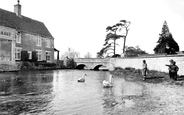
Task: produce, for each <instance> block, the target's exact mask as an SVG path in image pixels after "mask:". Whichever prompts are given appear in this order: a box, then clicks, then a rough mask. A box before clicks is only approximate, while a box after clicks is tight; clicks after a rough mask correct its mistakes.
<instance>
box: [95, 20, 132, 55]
mask: <svg viewBox="0 0 184 115" xmlns="http://www.w3.org/2000/svg"><path fill="white" fill-rule="evenodd" d="M129 25H130V22H129V21H126V20H121V21H120V22H119V23H117V24H115V25H113V26H108V27H107V28H106V31H107V32H108V33H107V35H106V39H105V43H104V45H103V48H102V49H101V50H100V52H98V53H97V57H104V55H105V54H106V56H109V55H113V56H114V55H116V46H117V45H118V44H117V43H116V40H117V39H120V38H123V39H124V45H123V46H124V47H123V53H124V50H125V42H126V37H127V35H128V30H129V29H128V27H129ZM123 30H124V31H125V32H123V33H122V31H123ZM119 33H120V34H119Z"/></svg>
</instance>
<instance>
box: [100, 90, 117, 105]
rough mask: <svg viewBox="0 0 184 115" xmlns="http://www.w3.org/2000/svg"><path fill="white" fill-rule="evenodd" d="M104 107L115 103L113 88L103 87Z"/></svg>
mask: <svg viewBox="0 0 184 115" xmlns="http://www.w3.org/2000/svg"><path fill="white" fill-rule="evenodd" d="M103 101H104V103H103V105H104V108H112V107H113V106H115V105H116V103H117V102H116V100H115V95H114V91H113V88H104V97H103Z"/></svg>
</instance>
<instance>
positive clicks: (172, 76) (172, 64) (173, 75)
mask: <svg viewBox="0 0 184 115" xmlns="http://www.w3.org/2000/svg"><path fill="white" fill-rule="evenodd" d="M169 62H170V65H166V66H168V67H169V68H168V69H169V77H170V79H174V80H177V72H178V70H179V67H178V66H177V65H176V62H175V61H174V60H172V59H171V60H169Z"/></svg>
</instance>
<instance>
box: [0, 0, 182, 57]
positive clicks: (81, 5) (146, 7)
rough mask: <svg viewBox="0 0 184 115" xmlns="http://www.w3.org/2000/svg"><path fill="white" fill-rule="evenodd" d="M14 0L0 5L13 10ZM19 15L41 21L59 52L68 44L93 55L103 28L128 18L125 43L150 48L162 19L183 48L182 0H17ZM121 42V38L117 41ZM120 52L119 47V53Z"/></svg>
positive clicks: (151, 49) (4, 1)
mask: <svg viewBox="0 0 184 115" xmlns="http://www.w3.org/2000/svg"><path fill="white" fill-rule="evenodd" d="M15 4H17V0H1V4H0V8H2V9H5V10H8V11H12V12H13V11H14V5H15ZM20 4H21V5H22V15H24V16H26V17H29V18H32V19H35V20H38V21H41V22H43V23H44V24H45V25H46V27H47V28H48V29H49V31H50V32H51V34H52V36H53V37H54V38H55V48H56V49H58V50H60V52H61V54H62V53H64V52H66V51H67V50H68V47H70V48H73V49H74V50H75V51H78V52H80V56H81V57H83V56H84V55H85V54H87V52H90V53H91V54H92V56H93V57H95V56H96V53H97V52H98V51H99V50H100V49H101V48H102V47H103V44H104V40H105V36H106V27H107V26H112V25H114V24H116V23H118V22H119V21H120V20H123V19H125V20H127V21H131V25H130V30H129V34H128V36H127V42H126V45H127V46H137V45H139V46H140V48H141V49H142V50H145V51H146V52H148V53H154V52H153V49H154V47H155V46H156V42H157V40H158V37H159V33H161V29H162V26H163V23H164V20H166V21H167V23H168V27H169V29H170V32H171V33H172V35H173V38H174V39H175V41H176V42H177V43H178V44H179V46H180V50H184V45H183V43H184V0H20ZM119 44H120V45H122V44H123V40H119ZM118 53H122V46H120V47H119V52H118Z"/></svg>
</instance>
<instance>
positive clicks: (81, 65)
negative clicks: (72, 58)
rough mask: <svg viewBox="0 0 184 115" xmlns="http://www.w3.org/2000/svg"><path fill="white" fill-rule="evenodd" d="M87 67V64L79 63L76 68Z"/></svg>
mask: <svg viewBox="0 0 184 115" xmlns="http://www.w3.org/2000/svg"><path fill="white" fill-rule="evenodd" d="M85 67H87V66H86V65H85V64H79V65H77V66H76V67H75V69H84V68H85Z"/></svg>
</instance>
